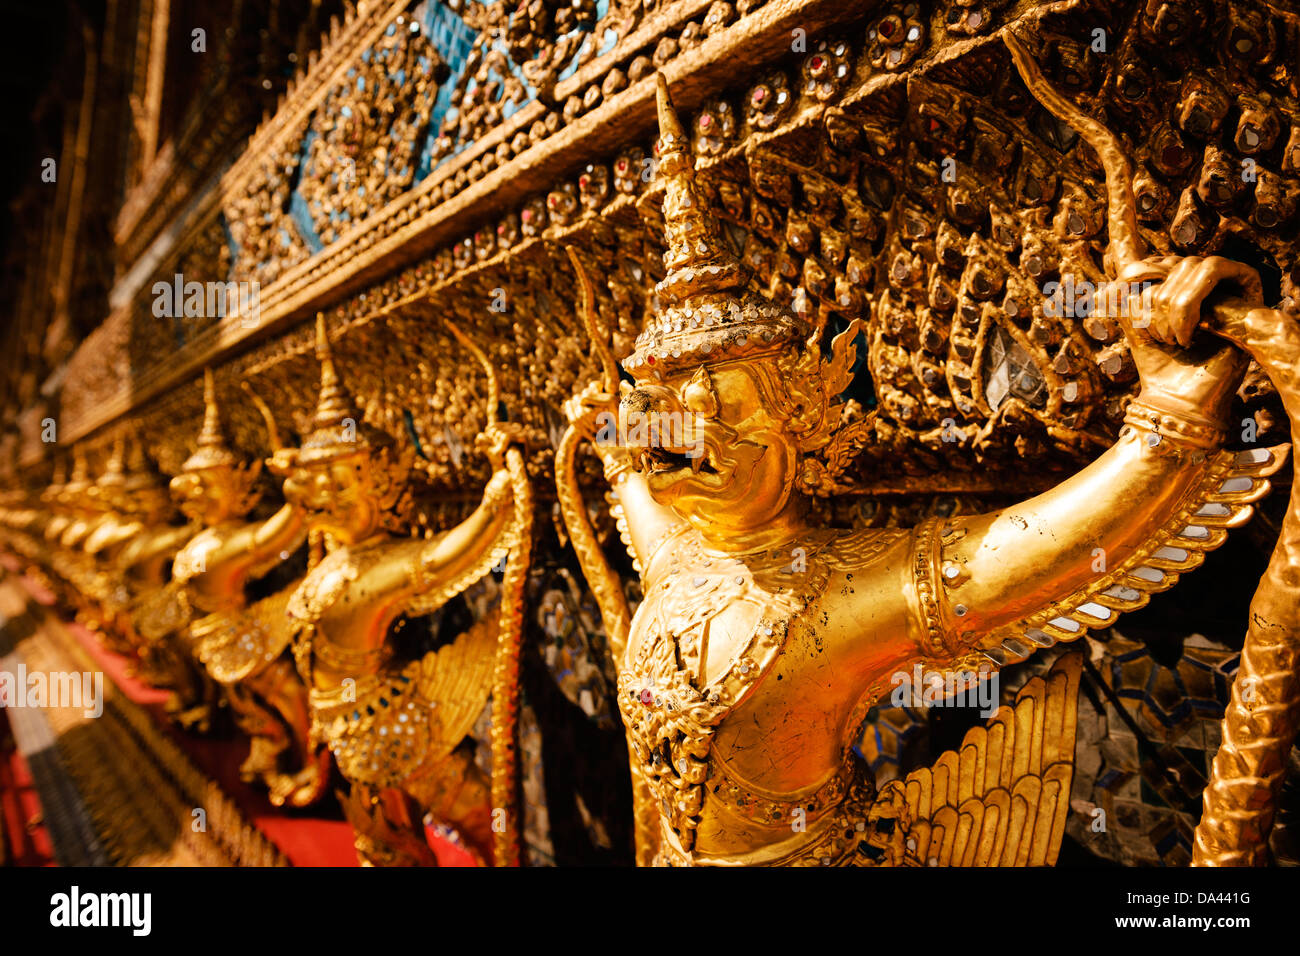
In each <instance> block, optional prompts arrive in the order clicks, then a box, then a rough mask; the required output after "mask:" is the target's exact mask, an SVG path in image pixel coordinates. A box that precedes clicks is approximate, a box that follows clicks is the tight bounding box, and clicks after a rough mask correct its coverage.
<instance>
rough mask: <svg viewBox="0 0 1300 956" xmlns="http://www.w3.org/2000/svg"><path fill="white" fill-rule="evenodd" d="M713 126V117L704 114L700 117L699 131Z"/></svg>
mask: <svg viewBox="0 0 1300 956" xmlns="http://www.w3.org/2000/svg"><path fill="white" fill-rule="evenodd" d="M712 125H713V117H712V116H710V115H708V114H707V113H705V114H704V115H703V116H701V117H700V129H708V128H709V127H710V126H712Z"/></svg>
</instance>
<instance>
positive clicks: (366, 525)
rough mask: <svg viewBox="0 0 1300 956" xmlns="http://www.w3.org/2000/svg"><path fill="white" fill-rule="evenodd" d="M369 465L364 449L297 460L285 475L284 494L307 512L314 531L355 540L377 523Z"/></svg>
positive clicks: (350, 541)
mask: <svg viewBox="0 0 1300 956" xmlns="http://www.w3.org/2000/svg"><path fill="white" fill-rule="evenodd" d="M372 465H373V462H372V461H371V457H370V455H369V454H368V453H367V452H365V451H357V452H354V453H352V454H346V455H339V456H337V457H333V458H328V459H324V460H318V461H313V462H310V463H306V464H304V463H302V462H299V463H298V464H297V465H295V466H294V468H293V470H292V471H291V472H290V474H289V475H288V477H287V478H286V479H285V482H284V495H285V497H286V498H287V499H288V500H289V501H291V502H293V503H294V504H297V505H298V506H299V507H301V508H302V509H303V510H304V511H305V512H306V513H307V525H308V527H309V528H311V529H312V530H313V531H324V532H326V533H327V534H330V535H332V536H333V537H334V538H335V539H337V540H338V541H340V542H342V543H343V544H353V543H356V542H357V541H360V540H362V539H364V538H366V537H368V536H369V535H370V534H371V533H372V532H373V531H374V530H375V528H376V527H377V521H378V515H379V510H380V502H379V494H378V493H377V491H376V489H375V485H374V481H373V478H372V474H371V472H372Z"/></svg>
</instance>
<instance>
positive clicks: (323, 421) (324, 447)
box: [299, 312, 371, 462]
mask: <svg viewBox="0 0 1300 956" xmlns="http://www.w3.org/2000/svg"><path fill="white" fill-rule="evenodd" d="M316 358H317V360H319V362H320V397H319V398H318V399H317V400H316V414H315V416H314V417H313V418H312V430H311V433H310V434H308V435H307V437H306V438H305V439H304V440H303V443H302V454H301V456H300V459H299V460H300V461H303V462H312V461H322V460H324V459H328V458H335V457H338V456H340V455H346V454H351V453H353V452H356V451H359V450H361V449H362V448H363V447H364V446H368V445H369V444H371V442H370V441H369V440H368V435H367V433H368V432H369V431H370V430H369V429H365V430H363V429H362V428H361V424H360V423H361V413H360V412H358V411H357V410H356V407H355V405H354V404H353V400H352V396H351V395H350V394H349V393H348V390H347V389H346V388H344V386H343V381H342V380H341V379H340V378H339V373H338V369H337V368H336V367H335V365H334V354H333V352H331V351H330V340H329V335H328V334H327V333H326V331H325V313H323V312H318V313H317V314H316Z"/></svg>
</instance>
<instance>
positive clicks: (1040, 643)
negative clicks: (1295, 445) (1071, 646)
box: [944, 445, 1291, 671]
mask: <svg viewBox="0 0 1300 956" xmlns="http://www.w3.org/2000/svg"><path fill="white" fill-rule="evenodd" d="M1290 452H1291V446H1290V445H1277V446H1275V447H1273V448H1251V449H1248V450H1246V451H1241V452H1231V451H1220V452H1217V453H1215V454H1214V455H1213V457H1212V458H1211V460H1210V461H1209V462H1208V464H1207V466H1206V467H1205V469H1204V471H1203V473H1202V475H1201V477H1200V480H1199V481H1198V482H1197V483H1196V484H1194V485H1193V486H1192V487H1191V488H1190V489H1189V490H1188V492H1187V494H1186V496H1185V497H1184V498H1183V501H1182V503H1181V505H1180V506H1179V507H1178V509H1177V510H1176V511H1175V512H1174V513H1173V514H1172V515H1171V516H1170V517H1169V519H1168V520H1167V521H1166V522H1165V523H1164V524H1163V525H1162V526H1161V527H1160V528H1158V529H1157V530H1156V531H1155V532H1153V533H1152V535H1151V537H1149V538H1148V539H1147V540H1146V542H1145V543H1144V544H1143V545H1142V546H1141V547H1139V548H1137V549H1135V550H1134V552H1133V554H1132V555H1130V556H1129V557H1127V558H1125V560H1123V561H1122V562H1120V563H1119V564H1117V565H1115V566H1114V567H1111V568H1109V569H1108V570H1107V571H1106V572H1104V573H1102V574H1101V575H1100V576H1099V577H1098V578H1097V579H1096V580H1094V581H1092V582H1090V583H1089V584H1088V585H1087V586H1086V587H1082V588H1080V589H1079V590H1077V591H1075V592H1074V593H1073V594H1070V595H1069V596H1067V597H1065V598H1063V599H1062V600H1060V601H1057V602H1055V603H1053V604H1050V605H1048V606H1047V607H1045V608H1043V609H1042V610H1040V611H1037V612H1036V613H1034V614H1031V615H1029V616H1028V617H1025V618H1022V619H1021V620H1019V621H1017V622H1015V623H1014V624H1009V625H1006V626H1004V627H999V628H996V629H994V630H991V631H990V632H989V633H988V634H987V635H986V636H985V637H984V638H983V639H982V640H981V641H980V642H979V643H978V644H976V645H975V646H974V648H973V649H972V650H971V651H969V652H967V653H966V654H963V655H962V656H961V657H960V658H958V659H956V660H954V661H951V662H949V663H948V664H947V665H945V667H944V670H946V671H962V670H978V669H980V668H981V667H983V668H988V667H990V666H992V667H993V668H994V669H996V668H999V667H1002V666H1003V665H1005V664H1015V663H1018V662H1020V661H1023V660H1025V658H1027V657H1029V656H1030V655H1031V654H1034V653H1036V652H1037V651H1038V650H1040V649H1042V648H1045V647H1051V646H1052V645H1054V644H1056V643H1057V641H1073V640H1077V639H1078V638H1080V637H1083V636H1084V635H1085V634H1087V633H1088V631H1089V630H1092V629H1098V628H1104V627H1110V626H1111V625H1112V624H1114V623H1115V621H1116V619H1117V618H1118V617H1119V616H1120V614H1122V613H1123V612H1125V611H1134V610H1137V609H1138V608H1140V607H1142V606H1144V605H1145V604H1146V603H1147V602H1148V601H1150V600H1151V595H1152V594H1158V593H1159V592H1161V591H1167V590H1169V589H1170V588H1171V587H1173V586H1174V585H1175V584H1176V583H1177V582H1178V579H1179V577H1180V576H1181V575H1183V574H1185V573H1186V572H1188V571H1191V570H1193V569H1195V568H1198V567H1200V565H1201V563H1202V562H1203V561H1204V560H1205V555H1206V554H1207V553H1208V552H1210V551H1213V550H1214V549H1215V548H1217V547H1219V546H1220V545H1222V544H1223V542H1225V541H1226V540H1227V539H1228V529H1229V528H1238V527H1240V526H1241V525H1244V524H1245V523H1246V522H1247V521H1249V520H1250V518H1251V515H1252V514H1254V502H1256V501H1259V500H1260V499H1261V498H1263V497H1264V496H1265V495H1267V494H1268V493H1269V490H1270V489H1271V487H1272V486H1271V485H1270V483H1269V481H1268V476H1269V475H1272V474H1274V473H1275V472H1277V470H1278V469H1279V468H1281V467H1282V465H1283V464H1285V463H1286V459H1287V456H1288V455H1289V454H1290Z"/></svg>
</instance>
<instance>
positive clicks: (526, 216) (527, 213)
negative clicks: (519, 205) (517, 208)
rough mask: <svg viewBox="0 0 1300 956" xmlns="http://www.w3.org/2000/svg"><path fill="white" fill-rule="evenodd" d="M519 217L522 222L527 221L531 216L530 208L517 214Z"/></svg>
mask: <svg viewBox="0 0 1300 956" xmlns="http://www.w3.org/2000/svg"><path fill="white" fill-rule="evenodd" d="M519 218H520V219H522V220H523V221H524V222H528V221H529V220H530V219H532V218H533V211H532V210H531V209H525V210H524V211H523V212H521V213H520V214H519Z"/></svg>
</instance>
